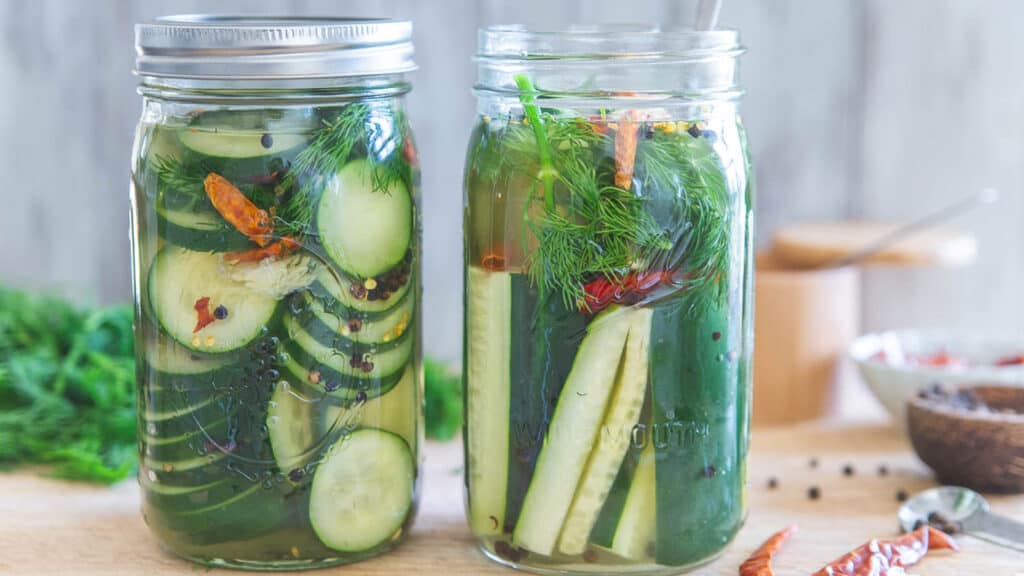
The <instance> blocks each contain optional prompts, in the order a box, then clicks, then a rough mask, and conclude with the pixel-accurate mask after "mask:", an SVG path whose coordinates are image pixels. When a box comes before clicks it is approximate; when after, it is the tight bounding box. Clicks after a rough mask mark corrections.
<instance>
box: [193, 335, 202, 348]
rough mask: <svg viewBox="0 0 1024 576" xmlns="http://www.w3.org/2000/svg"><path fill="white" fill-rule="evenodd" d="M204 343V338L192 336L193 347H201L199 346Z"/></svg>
mask: <svg viewBox="0 0 1024 576" xmlns="http://www.w3.org/2000/svg"><path fill="white" fill-rule="evenodd" d="M202 343H203V340H202V339H201V338H200V337H199V336H193V337H192V347H193V348H199V346H201V345H202Z"/></svg>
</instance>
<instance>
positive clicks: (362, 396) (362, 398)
mask: <svg viewBox="0 0 1024 576" xmlns="http://www.w3.org/2000/svg"><path fill="white" fill-rule="evenodd" d="M364 402H366V392H364V391H362V390H360V391H359V392H356V404H362V403H364Z"/></svg>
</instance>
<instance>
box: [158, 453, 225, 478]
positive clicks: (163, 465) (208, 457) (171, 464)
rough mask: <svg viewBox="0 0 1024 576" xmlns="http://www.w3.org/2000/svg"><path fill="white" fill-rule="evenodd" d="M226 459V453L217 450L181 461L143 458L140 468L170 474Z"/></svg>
mask: <svg viewBox="0 0 1024 576" xmlns="http://www.w3.org/2000/svg"><path fill="white" fill-rule="evenodd" d="M226 457H227V452H222V451H219V450H215V451H212V452H210V453H209V454H204V455H202V456H199V455H197V456H191V457H188V458H183V459H181V460H157V459H155V458H147V457H145V456H143V458H142V467H143V468H145V469H149V470H154V471H156V472H157V473H158V474H159V473H160V472H163V473H164V474H172V473H175V472H188V471H190V470H195V469H196V468H202V467H203V466H206V465H209V464H213V463H214V462H217V461H219V460H223V459H224V458H226Z"/></svg>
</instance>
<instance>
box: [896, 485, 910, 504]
mask: <svg viewBox="0 0 1024 576" xmlns="http://www.w3.org/2000/svg"><path fill="white" fill-rule="evenodd" d="M907 498H910V495H909V494H907V491H906V490H904V489H902V488H900V489H899V490H897V491H896V501H897V502H906V501H907Z"/></svg>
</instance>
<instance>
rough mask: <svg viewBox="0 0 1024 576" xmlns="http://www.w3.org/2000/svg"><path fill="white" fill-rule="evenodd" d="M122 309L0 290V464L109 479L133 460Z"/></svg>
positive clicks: (126, 317)
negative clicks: (44, 466)
mask: <svg viewBox="0 0 1024 576" xmlns="http://www.w3.org/2000/svg"><path fill="white" fill-rule="evenodd" d="M133 344H134V339H133V337H132V310H131V307H130V306H125V305H121V306H115V307H112V308H102V309H95V310H83V309H79V308H77V307H74V306H72V305H71V304H69V303H68V302H66V301H64V300H62V299H59V298H53V297H47V296H36V295H32V294H29V293H26V292H21V291H16V290H10V289H6V288H0V463H7V464H20V463H49V464H52V465H53V466H54V467H53V468H52V469H51V474H52V475H54V476H59V477H62V478H70V479H76V480H86V481H93V482H102V483H110V482H114V481H117V480H121V479H123V478H125V477H126V476H127V475H128V474H129V473H130V472H131V470H132V469H133V468H134V466H135V452H136V444H135V362H134V357H133V355H132V353H133Z"/></svg>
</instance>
